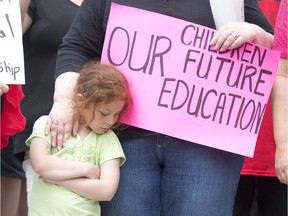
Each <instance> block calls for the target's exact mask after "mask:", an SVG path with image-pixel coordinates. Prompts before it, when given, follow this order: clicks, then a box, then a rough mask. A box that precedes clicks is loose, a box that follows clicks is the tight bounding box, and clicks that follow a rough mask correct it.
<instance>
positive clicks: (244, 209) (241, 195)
mask: <svg viewBox="0 0 288 216" xmlns="http://www.w3.org/2000/svg"><path fill="white" fill-rule="evenodd" d="M255 178H256V177H255V176H249V175H241V176H240V180H239V184H238V188H237V193H236V197H235V202H234V208H233V216H250V213H251V209H252V204H253V198H254V191H255Z"/></svg>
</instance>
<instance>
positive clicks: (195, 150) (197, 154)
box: [101, 134, 244, 216]
mask: <svg viewBox="0 0 288 216" xmlns="http://www.w3.org/2000/svg"><path fill="white" fill-rule="evenodd" d="M122 146H123V149H124V152H125V155H126V157H127V161H126V163H125V164H124V166H122V167H121V179H120V184H119V188H118V191H117V193H116V195H115V197H114V198H113V200H112V201H111V202H102V203H101V206H102V210H101V211H102V216H160V215H161V216H211V215H213V216H231V215H232V209H233V204H234V197H235V193H236V190H237V185H238V181H239V176H240V170H241V167H242V165H243V161H244V157H243V156H240V155H236V154H232V153H228V152H225V151H220V150H216V149H213V148H209V147H205V146H202V145H199V144H194V143H190V142H187V141H183V140H179V139H176V138H172V137H169V136H165V135H156V134H155V135H150V136H144V137H141V138H139V139H134V140H129V141H124V142H122Z"/></svg>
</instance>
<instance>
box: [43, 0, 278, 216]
mask: <svg viewBox="0 0 288 216" xmlns="http://www.w3.org/2000/svg"><path fill="white" fill-rule="evenodd" d="M115 3H118V4H124V5H127V6H132V7H136V8H140V9H145V10H149V11H153V12H157V13H161V14H165V15H169V16H172V17H176V18H179V19H183V20H186V21H190V22H194V23H197V24H200V25H204V26H207V27H210V28H214V29H215V22H214V19H213V14H212V11H211V7H210V3H209V1H208V0H207V1H203V0H180V1H164V2H161V3H159V2H158V1H144V0H134V1H127V0H118V1H115ZM244 4H245V8H244V11H245V21H246V22H241V23H239V22H236V23H230V24H229V25H227V26H225V27H224V28H222V29H221V30H219V31H218V33H217V34H215V37H214V39H213V40H212V41H211V45H213V46H214V47H215V48H216V49H221V50H226V49H233V48H235V47H238V46H239V45H241V44H243V43H244V42H253V43H256V44H259V45H262V46H266V47H270V48H271V47H272V43H273V36H272V34H271V33H273V29H272V27H271V25H270V24H269V22H268V21H267V19H266V17H265V16H264V15H263V13H262V11H261V10H260V9H259V6H258V4H257V1H256V0H245V1H244ZM110 5H111V1H103V0H97V1H96V0H85V1H83V3H82V5H81V7H80V9H79V12H78V13H77V15H76V17H75V19H74V21H73V23H72V26H71V28H70V30H69V32H68V33H67V35H66V36H65V37H64V40H63V44H62V45H61V46H60V47H59V51H58V57H57V64H56V76H57V78H56V82H55V93H54V104H53V107H52V110H51V112H50V114H49V118H48V120H47V126H46V129H45V131H46V133H49V132H50V133H51V136H52V137H51V139H52V145H55V146H56V145H59V149H61V147H63V146H62V145H63V143H65V142H66V140H67V139H68V137H69V136H70V134H71V131H72V132H73V135H75V133H76V131H77V124H76V125H75V124H73V123H74V121H73V118H72V116H71V115H70V116H69V112H68V113H67V109H68V110H69V106H70V103H71V100H72V95H73V89H74V86H75V82H76V80H77V77H78V76H79V74H78V71H79V70H78V68H77V67H75V65H77V66H78V65H80V66H81V65H84V64H86V63H87V62H89V61H90V60H92V59H100V57H101V53H102V46H103V41H104V37H105V29H106V25H107V22H108V15H109V10H110ZM239 10H240V9H239ZM224 15H225V14H224V13H223V16H224ZM261 27H262V28H261ZM263 29H265V30H266V31H265V30H263ZM269 32H270V33H269ZM232 33H234V34H235V35H234V37H233V34H232ZM175 63H177V62H175ZM141 88H146V86H142V87H141ZM53 123H57V127H55V125H54V124H53ZM52 125H53V127H52ZM50 129H51V130H50ZM192 132H193V131H192ZM119 138H120V141H121V143H122V147H123V150H124V152H125V155H126V157H127V161H126V162H125V164H124V165H123V166H122V167H121V179H120V183H119V188H118V190H117V193H116V194H115V197H114V198H113V200H112V201H110V202H102V203H101V212H102V215H103V216H116V215H121V216H123V215H137V216H142V215H143V216H147V215H149V216H159V215H162V216H168V215H173V216H175V215H181V216H184V215H197V216H198V215H199V216H210V215H214V216H231V215H232V210H233V203H234V196H235V193H236V189H237V185H238V179H239V175H240V170H241V167H242V165H243V159H244V157H243V156H241V155H237V154H232V153H229V152H225V151H221V150H217V149H214V148H210V147H206V146H204V145H199V144H196V143H191V142H187V141H184V140H180V139H177V138H173V137H170V136H167V135H164V134H159V133H155V132H152V131H146V130H142V129H139V128H135V127H128V128H127V129H126V130H124V131H123V132H122V133H121V134H120V137H119ZM64 148H65V146H64Z"/></svg>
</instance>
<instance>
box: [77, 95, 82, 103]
mask: <svg viewBox="0 0 288 216" xmlns="http://www.w3.org/2000/svg"><path fill="white" fill-rule="evenodd" d="M81 101H83V95H82V94H80V93H79V94H77V95H76V102H81Z"/></svg>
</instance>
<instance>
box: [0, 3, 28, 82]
mask: <svg viewBox="0 0 288 216" xmlns="http://www.w3.org/2000/svg"><path fill="white" fill-rule="evenodd" d="M0 49H1V51H0V79H1V80H2V81H3V82H4V83H6V84H24V83H25V76H24V60H23V46H22V27H21V16H20V8H19V1H16V0H0Z"/></svg>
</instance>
